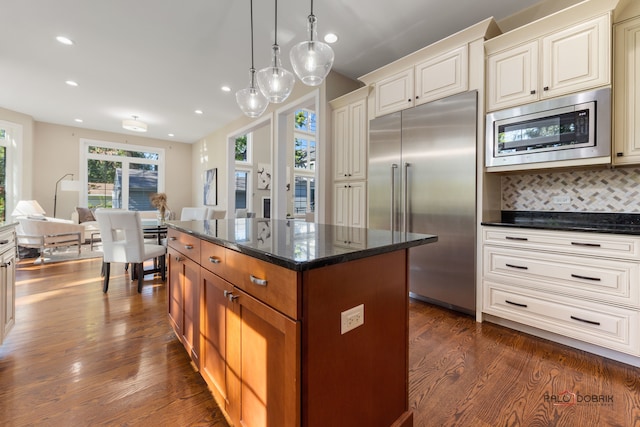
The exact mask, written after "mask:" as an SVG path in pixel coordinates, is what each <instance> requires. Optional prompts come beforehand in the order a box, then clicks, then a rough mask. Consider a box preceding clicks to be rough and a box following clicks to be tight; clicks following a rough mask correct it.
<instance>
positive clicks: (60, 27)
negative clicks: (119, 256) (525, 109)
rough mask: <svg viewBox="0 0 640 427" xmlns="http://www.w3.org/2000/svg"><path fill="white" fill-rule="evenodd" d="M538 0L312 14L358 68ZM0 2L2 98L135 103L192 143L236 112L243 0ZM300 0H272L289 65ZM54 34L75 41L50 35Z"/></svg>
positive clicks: (122, 115) (131, 110)
mask: <svg viewBox="0 0 640 427" xmlns="http://www.w3.org/2000/svg"><path fill="white" fill-rule="evenodd" d="M537 1H538V0H318V1H315V2H314V14H315V15H316V17H317V19H318V35H319V37H320V38H322V37H323V36H324V34H326V33H327V32H334V33H336V34H338V36H339V40H338V42H337V43H335V44H334V45H333V49H334V51H335V58H336V59H335V63H334V67H333V69H334V70H335V71H337V72H339V73H342V74H344V75H346V76H349V77H352V78H354V79H355V78H358V77H360V76H362V75H364V74H366V73H368V72H370V71H373V70H375V69H377V68H379V67H381V66H383V65H385V64H387V63H389V62H391V61H394V60H396V59H398V58H401V57H402V56H405V55H407V54H409V53H411V52H413V51H416V50H418V49H420V48H422V47H424V46H427V45H429V44H431V43H433V42H434V41H437V40H440V39H442V38H444V37H446V36H449V35H451V34H453V33H455V32H457V31H459V30H461V29H464V28H466V27H468V26H470V25H472V24H475V23H477V22H479V21H481V20H483V19H485V18H487V17H490V16H493V17H495V19H496V20H497V21H499V20H500V19H502V18H504V17H506V16H509V15H512V14H513V13H515V12H517V11H520V10H522V9H525V8H527V7H529V6H531V5H532V4H535V3H537ZM273 9H274V2H273V1H266V0H255V1H254V32H255V65H256V69H260V68H263V67H266V66H267V65H268V64H269V59H270V58H269V56H270V51H271V45H272V43H273V26H274V19H273V18H274V16H273V15H274V14H273ZM0 11H1V13H2V18H3V19H2V25H0V107H3V108H7V109H9V110H13V111H17V112H21V113H25V114H28V115H31V116H33V118H34V119H35V120H36V121H41V122H48V123H55V124H61V125H69V126H77V127H85V128H88V129H97V130H103V131H110V132H118V133H127V132H128V131H125V130H123V129H122V127H121V122H122V120H123V119H127V118H131V116H132V115H136V116H139V120H142V121H144V122H146V123H147V124H148V125H149V131H148V132H147V133H146V134H144V135H145V136H148V137H152V138H160V139H167V140H171V139H174V140H176V141H181V142H189V143H191V142H195V141H197V140H198V139H200V138H202V137H204V136H205V135H207V134H209V133H211V132H212V131H213V130H215V129H218V128H219V127H221V126H223V125H225V124H226V123H228V122H230V121H231V120H233V119H235V118H237V117H238V116H240V115H241V112H240V110H239V109H238V107H237V105H236V103H235V91H236V90H238V89H242V88H244V87H246V86H247V85H248V82H249V71H248V70H249V66H250V37H249V0H182V1H179V0H55V1H53V0H0ZM309 11H310V1H301V0H280V1H279V2H278V42H279V45H280V47H281V51H282V54H283V55H282V57H283V65H284V66H285V67H286V68H288V69H289V70H291V66H290V64H289V49H290V48H291V46H293V45H294V44H295V43H297V42H300V41H303V40H304V39H306V23H307V16H308V15H309ZM58 35H65V36H67V37H69V38H70V39H72V40H73V41H74V42H75V45H74V46H64V45H62V44H60V43H58V42H57V41H56V39H55V37H56V36H58ZM66 80H74V81H76V82H77V83H78V84H79V86H78V87H70V86H68V85H66V84H65V81H66ZM296 84H297V85H299V84H302V83H301V82H300V81H297V82H296ZM223 85H228V86H230V87H231V89H232V90H231V92H230V93H224V92H222V91H221V90H220V87H221V86H223ZM196 109H200V110H202V111H203V112H204V114H202V115H196V114H195V113H194V110H196ZM76 118H81V119H82V120H83V123H76V122H75V121H74V119H76ZM169 133H173V134H175V136H174V137H169V136H168V134H169Z"/></svg>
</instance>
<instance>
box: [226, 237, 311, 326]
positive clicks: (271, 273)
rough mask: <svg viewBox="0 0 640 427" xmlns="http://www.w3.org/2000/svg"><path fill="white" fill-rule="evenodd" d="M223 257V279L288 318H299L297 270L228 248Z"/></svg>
mask: <svg viewBox="0 0 640 427" xmlns="http://www.w3.org/2000/svg"><path fill="white" fill-rule="evenodd" d="M225 260H226V266H225V270H224V276H223V277H224V278H225V279H227V280H228V281H229V282H231V283H232V284H233V285H235V286H237V287H238V288H240V289H242V290H243V291H245V292H246V293H248V294H249V295H251V296H253V297H254V298H257V299H258V300H260V301H262V302H264V303H265V304H267V305H269V306H271V307H273V308H275V309H276V310H278V311H280V312H281V313H283V314H285V315H287V316H289V317H290V318H292V319H295V320H297V319H298V318H299V310H298V292H299V287H300V285H299V283H298V273H297V272H296V271H294V270H289V269H287V268H284V267H280V266H277V265H274V264H271V263H268V262H265V261H262V260H259V259H257V258H253V257H250V256H247V255H244V254H241V253H239V252H236V251H233V250H231V249H227V250H226V254H225Z"/></svg>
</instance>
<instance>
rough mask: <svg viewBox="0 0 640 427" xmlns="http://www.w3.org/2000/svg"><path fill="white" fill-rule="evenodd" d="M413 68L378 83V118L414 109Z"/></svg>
mask: <svg viewBox="0 0 640 427" xmlns="http://www.w3.org/2000/svg"><path fill="white" fill-rule="evenodd" d="M413 80H414V75H413V68H409V69H406V70H403V71H401V72H399V73H396V74H393V75H391V76H389V77H386V78H384V79H382V80H380V81H379V82H377V83H376V95H375V97H376V117H379V116H384V115H385V114H389V113H394V112H396V111H400V110H404V109H405V108H409V107H413V105H414V100H413Z"/></svg>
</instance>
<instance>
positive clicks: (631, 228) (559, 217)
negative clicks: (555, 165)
mask: <svg viewBox="0 0 640 427" xmlns="http://www.w3.org/2000/svg"><path fill="white" fill-rule="evenodd" d="M481 225H484V226H496V227H513V228H527V229H537V230H558V231H584V232H591V233H603V234H627V235H634V236H638V235H640V215H639V214H625V213H572V212H558V213H553V212H535V211H503V212H502V218H501V220H500V221H483V222H482V223H481Z"/></svg>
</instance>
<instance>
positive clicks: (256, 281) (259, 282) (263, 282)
mask: <svg viewBox="0 0 640 427" xmlns="http://www.w3.org/2000/svg"><path fill="white" fill-rule="evenodd" d="M249 279H250V280H251V283H253V284H254V285H258V286H267V280H266V279H258V278H257V277H256V276H254V275H253V274H250V275H249Z"/></svg>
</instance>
